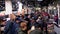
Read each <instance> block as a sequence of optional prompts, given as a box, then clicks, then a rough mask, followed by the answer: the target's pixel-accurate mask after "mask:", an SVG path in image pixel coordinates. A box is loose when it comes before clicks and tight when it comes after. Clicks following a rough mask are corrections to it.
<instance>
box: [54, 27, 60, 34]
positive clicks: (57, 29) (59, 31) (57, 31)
mask: <svg viewBox="0 0 60 34" xmlns="http://www.w3.org/2000/svg"><path fill="white" fill-rule="evenodd" d="M54 30H55V32H56V33H57V34H60V28H58V27H56V26H54Z"/></svg>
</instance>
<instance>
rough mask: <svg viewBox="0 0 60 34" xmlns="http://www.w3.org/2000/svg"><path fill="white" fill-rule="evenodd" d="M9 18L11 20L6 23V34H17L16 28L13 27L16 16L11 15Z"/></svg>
mask: <svg viewBox="0 0 60 34" xmlns="http://www.w3.org/2000/svg"><path fill="white" fill-rule="evenodd" d="M9 17H10V20H9V21H7V22H6V26H5V28H4V34H15V28H14V27H15V26H13V24H14V23H15V18H16V16H15V15H14V14H10V15H9Z"/></svg>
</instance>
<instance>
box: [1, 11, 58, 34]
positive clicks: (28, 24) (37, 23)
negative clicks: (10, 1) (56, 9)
mask: <svg viewBox="0 0 60 34" xmlns="http://www.w3.org/2000/svg"><path fill="white" fill-rule="evenodd" d="M9 18H10V20H8V21H7V20H6V19H3V20H2V24H1V27H4V30H3V28H2V31H1V34H57V33H56V32H55V31H54V24H53V21H55V22H56V23H57V24H58V15H55V16H54V17H53V16H52V15H51V14H48V13H47V12H45V11H41V12H39V11H38V10H36V11H35V12H34V13H31V14H24V15H22V14H20V15H15V14H10V15H9ZM52 19H53V20H52Z"/></svg>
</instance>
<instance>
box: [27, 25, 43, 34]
mask: <svg viewBox="0 0 60 34" xmlns="http://www.w3.org/2000/svg"><path fill="white" fill-rule="evenodd" d="M28 34H42V30H41V27H40V26H39V25H36V26H35V27H34V26H33V27H32V29H31V30H29V31H28Z"/></svg>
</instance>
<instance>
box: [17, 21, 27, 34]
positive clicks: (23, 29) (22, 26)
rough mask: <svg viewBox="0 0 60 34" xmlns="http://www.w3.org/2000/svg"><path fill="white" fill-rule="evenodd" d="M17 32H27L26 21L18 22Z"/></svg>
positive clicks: (20, 33) (18, 33)
mask: <svg viewBox="0 0 60 34" xmlns="http://www.w3.org/2000/svg"><path fill="white" fill-rule="evenodd" d="M16 32H17V34H27V22H25V21H22V22H21V23H20V24H19V28H16Z"/></svg>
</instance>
